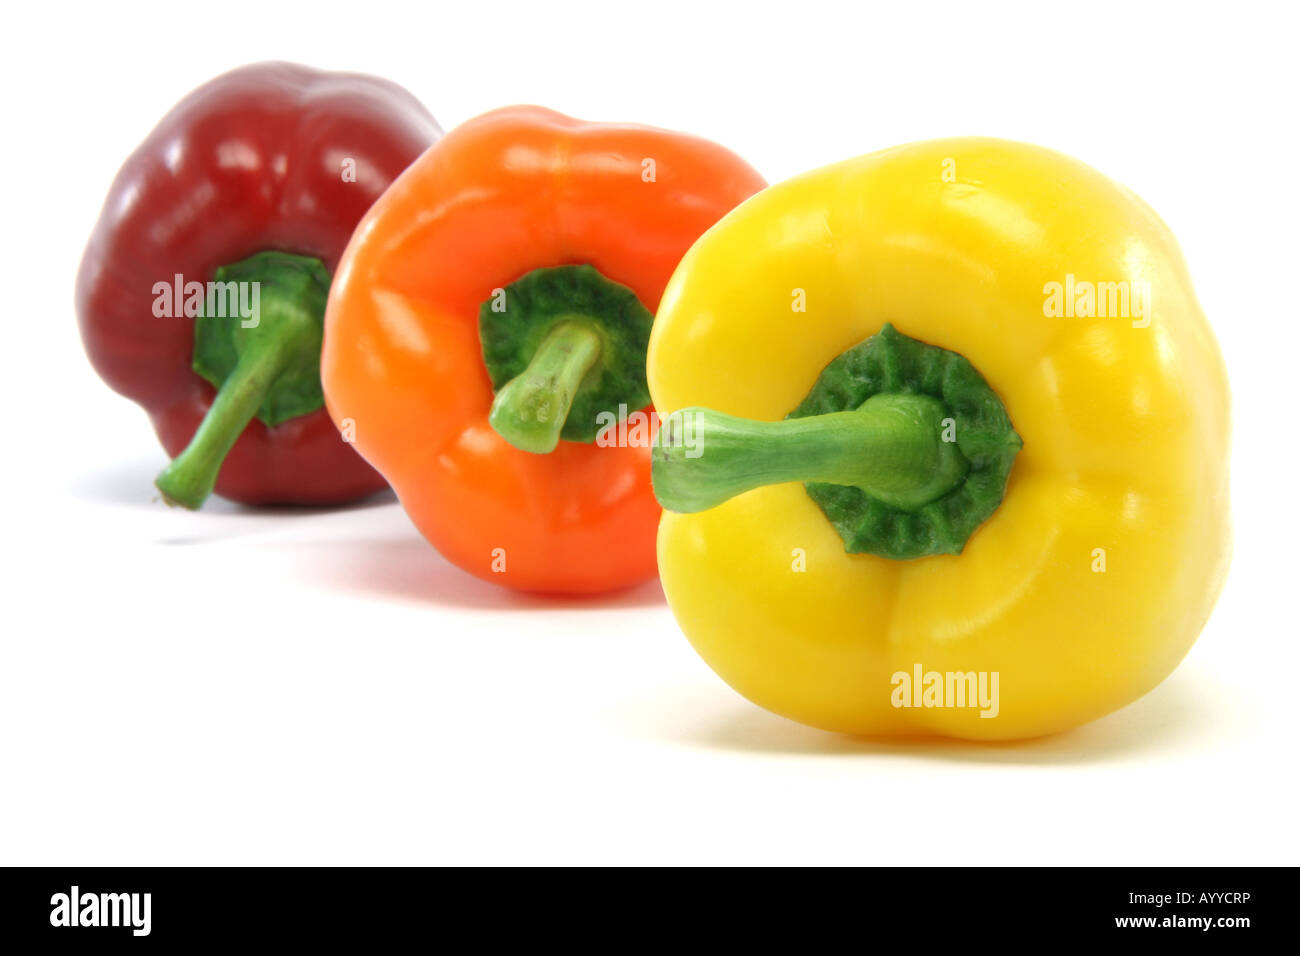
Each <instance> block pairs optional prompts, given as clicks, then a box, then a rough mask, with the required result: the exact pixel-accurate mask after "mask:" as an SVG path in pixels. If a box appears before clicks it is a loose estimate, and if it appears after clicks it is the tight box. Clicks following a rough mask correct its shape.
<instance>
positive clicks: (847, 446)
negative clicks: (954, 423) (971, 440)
mask: <svg viewBox="0 0 1300 956" xmlns="http://www.w3.org/2000/svg"><path fill="white" fill-rule="evenodd" d="M947 415H948V413H947V410H946V409H945V408H944V406H943V403H942V402H940V401H939V400H938V399H936V398H933V397H931V396H929V395H916V394H881V395H875V396H873V397H871V398H869V399H867V401H866V402H864V403H863V404H862V405H861V406H860V407H858V408H856V409H854V410H852V411H845V412H832V413H830V414H826V415H814V416H811V417H808V418H790V419H785V420H784V421H779V422H763V421H752V420H750V419H746V418H736V417H734V416H732V415H724V414H722V413H721V412H715V411H713V410H712V409H707V408H687V409H683V410H682V411H680V412H676V413H674V414H673V415H670V416H669V417H668V418H667V420H666V421H665V422H664V425H663V427H662V428H661V429H660V430H659V434H658V436H657V437H656V439H655V447H654V451H653V456H652V461H653V464H652V477H653V479H654V489H655V495H656V496H657V497H658V498H659V502H660V504H662V505H663V506H664V507H665V508H667V509H668V510H669V511H680V512H695V511H704V510H705V509H707V508H712V507H714V506H715V505H719V504H721V503H722V502H724V501H726V500H727V499H729V498H733V497H735V496H736V495H739V494H742V493H744V492H746V491H750V490H752V489H754V488H758V487H761V486H763V485H774V484H780V483H783V482H788V481H802V482H825V483H827V484H835V485H852V486H855V487H858V488H861V489H862V490H863V491H865V492H867V493H868V494H869V495H871V496H872V497H874V498H877V499H879V500H881V501H883V502H885V503H886V504H890V505H893V506H894V507H897V508H902V509H904V510H906V511H915V510H917V509H919V508H922V507H924V506H925V505H927V504H929V503H930V502H932V501H934V500H935V499H936V498H940V497H942V496H943V495H944V494H946V493H947V492H948V491H950V490H952V489H953V488H954V487H956V485H957V484H958V482H960V481H961V480H962V478H963V477H964V476H965V474H966V471H967V469H968V467H969V466H968V464H967V462H966V459H965V458H964V457H963V456H962V453H961V452H960V451H959V450H958V448H957V444H956V442H955V441H952V440H951V439H950V440H947V441H945V437H947V436H946V435H945V420H946V419H947ZM948 431H950V429H949V430H948Z"/></svg>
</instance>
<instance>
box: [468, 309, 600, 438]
mask: <svg viewBox="0 0 1300 956" xmlns="http://www.w3.org/2000/svg"><path fill="white" fill-rule="evenodd" d="M600 349H601V337H600V334H599V333H598V332H596V330H595V329H593V328H592V327H591V325H590V324H589V323H586V322H583V321H581V320H579V319H573V320H569V321H566V322H561V323H560V324H559V325H557V326H555V328H553V329H551V331H550V332H549V333H548V334H547V336H546V338H545V339H544V340H543V341H542V344H541V346H540V347H539V348H538V349H537V352H536V353H535V354H534V355H533V357H532V360H531V361H530V362H529V363H528V367H527V368H526V369H524V371H523V372H522V373H520V374H519V375H517V376H516V377H514V378H512V379H511V380H510V381H509V382H507V383H506V384H505V385H503V386H501V388H500V389H499V390H498V391H497V395H496V399H495V400H494V401H493V402H492V412H491V414H490V415H489V416H488V422H489V424H491V426H492V427H493V428H494V429H495V430H496V432H497V434H499V435H500V436H501V437H502V438H504V439H505V440H506V441H508V442H510V444H512V445H514V446H515V447H516V448H519V449H522V450H523V451H529V452H532V453H534V454H537V455H545V454H547V453H549V452H551V451H554V450H555V446H556V445H558V444H559V442H560V430H561V429H562V428H564V423H565V421H567V420H568V417H569V410H570V408H572V407H573V399H574V396H575V395H577V393H578V386H580V385H581V384H582V380H583V379H584V378H585V377H586V375H587V373H588V372H590V371H591V369H592V367H593V366H594V365H595V364H596V361H597V359H599V358H600Z"/></svg>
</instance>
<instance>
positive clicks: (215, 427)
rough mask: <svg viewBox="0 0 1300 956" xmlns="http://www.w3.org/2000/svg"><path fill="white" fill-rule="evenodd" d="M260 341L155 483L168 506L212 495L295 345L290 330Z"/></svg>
mask: <svg viewBox="0 0 1300 956" xmlns="http://www.w3.org/2000/svg"><path fill="white" fill-rule="evenodd" d="M292 331H293V330H292V329H290V328H288V327H286V332H292ZM260 344H262V347H260V348H258V349H256V350H251V351H249V352H246V353H245V354H244V355H243V356H242V357H241V358H240V359H239V364H238V365H236V366H235V370H234V372H233V373H231V375H230V377H229V378H227V379H226V381H225V384H223V385H222V386H221V389H220V391H218V392H217V397H216V398H215V399H214V400H213V402H212V405H211V407H210V408H209V409H208V413H207V415H205V416H204V418H203V422H202V424H200V425H199V428H198V431H196V432H195V433H194V437H193V438H192V439H190V443H189V445H187V446H186V448H185V450H184V451H183V452H181V453H180V454H179V455H177V456H176V458H175V459H173V461H172V463H171V464H170V465H168V466H167V467H166V468H164V469H163V471H162V474H160V475H159V476H158V480H157V481H156V482H154V483H155V484H156V485H157V486H158V490H159V491H161V492H162V495H163V500H164V501H166V502H167V503H168V504H169V505H181V506H182V507H185V508H190V509H195V508H198V507H199V506H200V505H201V504H203V502H204V501H205V500H206V499H207V497H208V496H209V495H210V494H212V489H213V486H214V485H216V483H217V473H218V472H219V471H220V470H221V464H222V462H224V461H225V460H226V455H227V454H229V453H230V449H231V448H233V447H234V444H235V441H236V440H237V439H238V438H239V436H240V434H241V433H242V432H243V431H244V428H245V427H247V425H248V423H249V422H250V421H252V420H253V416H254V415H256V414H257V410H258V408H259V407H261V404H262V402H263V400H264V399H265V398H266V393H267V391H268V390H269V389H270V387H271V385H272V384H274V382H275V380H276V379H277V378H278V377H279V376H280V373H281V372H282V371H283V370H284V368H285V366H286V365H287V364H288V363H289V361H290V360H291V359H292V358H293V357H294V356H295V355H296V353H297V351H298V349H299V343H298V342H297V341H296V336H294V335H292V334H285V335H278V336H268V337H264V338H263V341H262V343H260Z"/></svg>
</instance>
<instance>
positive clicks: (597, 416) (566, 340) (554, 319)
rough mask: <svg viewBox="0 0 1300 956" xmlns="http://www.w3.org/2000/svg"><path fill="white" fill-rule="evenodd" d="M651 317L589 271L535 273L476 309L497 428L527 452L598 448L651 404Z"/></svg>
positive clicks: (630, 296) (622, 290)
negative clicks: (611, 429) (600, 439)
mask: <svg viewBox="0 0 1300 956" xmlns="http://www.w3.org/2000/svg"><path fill="white" fill-rule="evenodd" d="M653 321H654V317H653V316H652V315H651V314H650V312H649V310H648V309H646V307H645V306H644V305H642V304H641V302H640V301H639V300H638V299H637V297H636V293H634V292H633V291H632V290H631V289H629V288H627V287H626V286H623V285H620V284H618V283H617V282H613V281H611V280H609V279H607V278H605V277H604V276H603V275H601V274H600V273H599V272H598V271H597V270H596V269H594V268H593V267H591V266H555V267H551V268H545V269H534V270H533V271H532V272H529V273H528V274H527V275H525V276H523V277H522V278H520V279H518V280H516V281H515V282H512V283H511V284H510V285H508V286H506V287H505V288H504V289H502V290H499V291H498V293H497V294H495V295H493V296H492V297H490V298H489V299H487V300H486V301H485V302H483V304H482V305H481V306H480V307H479V339H480V341H481V343H482V348H483V363H484V365H485V366H486V367H487V371H488V376H489V377H490V378H491V380H492V387H493V388H494V389H495V390H496V398H495V399H494V401H493V403H492V411H491V414H490V415H489V417H488V421H489V423H490V424H491V425H492V427H493V429H495V430H496V432H497V433H498V434H499V435H501V437H502V438H504V439H505V440H506V441H508V442H510V443H511V444H512V445H514V446H515V447H516V448H520V449H522V450H523V451H528V452H533V453H534V454H546V453H548V452H550V451H553V450H554V449H555V447H556V445H557V444H559V441H560V439H564V440H565V441H574V442H587V443H592V442H595V441H596V438H597V436H598V435H599V434H600V432H601V431H602V430H603V429H604V428H606V427H607V426H609V425H613V424H616V423H617V422H618V421H619V420H620V419H622V418H624V417H626V415H627V414H628V412H629V411H636V410H637V409H640V408H643V407H645V406H646V405H648V404H649V403H650V390H649V388H648V386H647V385H646V377H645V357H646V349H647V347H648V346H649V342H650V326H651V324H652V322H653Z"/></svg>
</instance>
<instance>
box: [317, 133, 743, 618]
mask: <svg viewBox="0 0 1300 956" xmlns="http://www.w3.org/2000/svg"><path fill="white" fill-rule="evenodd" d="M763 185H764V183H763V180H762V179H761V178H760V177H759V175H758V174H757V173H756V172H754V170H753V169H751V168H750V167H749V166H748V165H747V164H746V163H745V162H744V161H742V160H741V159H740V158H738V157H737V156H736V155H735V154H733V153H731V152H730V151H728V150H726V149H724V148H722V147H721V146H717V145H715V144H713V143H710V142H707V141H705V140H702V139H698V138H695V137H693V136H687V135H682V134H678V133H670V132H666V131H663V130H658V129H651V128H648V127H642V126H633V125H609V124H597V123H586V122H581V121H578V120H575V119H570V118H569V117H566V116H562V115H561V114H559V113H555V112H552V111H550V110H546V109H541V108H537V107H509V108H505V109H500V110H496V111H494V112H491V113H488V114H486V115H484V116H481V117H479V118H477V119H474V120H471V121H469V122H467V123H464V124H463V125H461V126H459V127H457V128H456V129H455V130H453V131H452V132H451V133H449V134H448V135H447V137H446V138H445V139H444V140H442V142H440V143H439V144H438V146H437V147H436V148H434V149H432V150H430V151H429V152H428V153H426V154H425V155H424V156H423V157H421V158H420V160H419V161H417V162H416V163H415V164H414V165H413V166H412V167H411V168H410V169H409V170H408V171H407V172H406V173H405V174H403V175H402V176H401V177H400V178H399V179H398V180H397V182H395V183H394V184H393V186H392V187H391V188H390V189H389V190H388V192H386V193H385V194H384V196H383V197H382V198H381V199H380V200H379V201H378V202H377V203H376V204H375V206H374V208H373V209H371V211H370V212H369V213H368V214H367V216H366V218H365V219H364V220H363V221H362V223H361V225H360V226H359V227H358V229H357V232H356V235H355V236H354V237H353V239H352V243H351V245H350V246H349V247H348V249H347V252H346V253H345V254H344V257H343V262H342V265H341V266H340V269H339V275H338V278H337V280H336V282H335V284H334V287H333V289H331V291H330V298H329V306H328V309H327V312H326V318H325V326H326V335H325V351H324V354H323V357H322V375H323V381H324V386H325V400H326V404H327V405H328V407H329V410H330V413H331V414H332V415H333V416H334V420H335V422H336V423H337V424H338V426H339V427H340V429H342V430H344V431H345V432H347V431H350V432H352V434H353V439H354V442H355V445H356V447H357V449H358V450H360V452H361V453H362V454H363V455H364V456H365V457H366V459H367V460H369V461H370V462H371V463H372V464H373V465H374V466H375V467H376V468H378V469H379V470H380V471H381V472H382V473H383V474H384V476H385V477H386V478H387V479H388V480H389V482H390V483H391V484H392V486H393V488H394V489H395V490H396V492H397V495H398V497H399V498H400V499H401V502H402V504H403V505H404V506H405V508H406V510H407V512H408V513H409V514H410V516H411V518H412V519H413V520H414V522H415V524H416V526H417V527H418V528H419V530H420V531H421V532H422V533H423V534H424V536H425V537H426V538H428V540H429V541H430V542H431V543H432V544H433V545H434V546H435V547H436V548H437V549H438V550H439V551H441V552H442V553H443V554H444V555H445V556H446V557H447V558H449V559H450V560H451V561H452V562H454V563H455V564H457V565H459V566H460V567H461V568H464V569H465V570H467V571H469V572H471V573H473V574H476V575H478V576H480V577H482V578H484V579H486V580H489V581H493V582H495V583H499V584H502V585H505V586H508V587H512V588H517V589H521V590H528V591H541V592H559V593H570V594H584V593H593V592H599V591H606V590H610V589H613V588H618V587H622V586H625V585H629V584H632V583H634V582H637V581H640V580H644V579H647V578H651V577H653V576H654V574H655V545H654V542H655V528H656V527H657V524H658V521H659V505H658V503H657V502H656V501H655V498H654V494H653V491H652V489H651V487H650V448H649V445H650V433H651V429H652V428H653V426H654V419H653V418H651V417H650V413H651V412H652V409H651V408H650V407H649V406H650V397H649V392H648V389H647V387H646V382H645V349H646V345H647V342H648V339H649V330H650V324H651V319H652V316H651V310H652V309H654V308H655V307H656V306H657V305H658V302H659V297H660V294H661V293H662V291H663V288H664V285H665V283H667V281H668V278H669V276H670V275H671V274H672V271H673V269H674V268H675V267H676V265H677V262H678V260H679V259H680V258H681V256H682V254H683V253H685V252H686V250H687V249H688V248H689V247H690V246H691V243H693V242H694V241H695V239H696V238H697V237H698V236H699V235H700V234H701V233H703V232H704V231H705V230H706V229H708V228H709V227H710V226H711V225H713V223H714V222H716V221H717V220H718V219H719V218H721V217H722V215H723V214H724V213H726V212H727V211H728V210H730V209H731V208H732V207H734V206H735V205H736V204H737V203H739V202H740V201H741V200H743V199H745V198H747V197H748V196H750V195H751V194H753V193H754V192H756V191H757V190H759V189H760V188H762V186H763Z"/></svg>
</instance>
